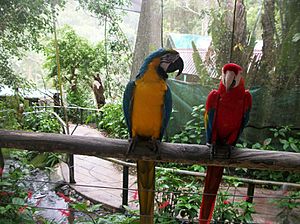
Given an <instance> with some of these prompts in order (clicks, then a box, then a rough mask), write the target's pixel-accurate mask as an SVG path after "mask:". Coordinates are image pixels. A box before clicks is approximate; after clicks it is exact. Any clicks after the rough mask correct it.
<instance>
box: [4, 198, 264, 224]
mask: <svg viewBox="0 0 300 224" xmlns="http://www.w3.org/2000/svg"><path fill="white" fill-rule="evenodd" d="M0 205H13V206H20V207H28V208H36V209H44V210H57V211H68V212H72V213H74V212H81V213H85V214H97V213H96V212H89V211H79V210H76V209H73V208H52V207H45V206H41V207H38V206H34V205H30V204H23V205H21V204H14V203H2V202H0ZM62 216H64V215H62ZM104 216H105V215H104ZM125 216H128V217H137V218H138V217H153V218H154V217H156V216H155V215H139V214H127V215H125ZM158 217H159V216H158ZM168 218H169V219H171V220H178V219H176V218H175V217H168ZM197 220H199V219H197ZM201 221H208V219H201ZM225 222H226V223H227V221H218V223H220V224H221V223H225ZM230 223H231V224H241V222H232V221H231V222H230ZM251 224H265V222H263V223H262V222H251Z"/></svg>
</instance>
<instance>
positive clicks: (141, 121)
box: [132, 77, 167, 139]
mask: <svg viewBox="0 0 300 224" xmlns="http://www.w3.org/2000/svg"><path fill="white" fill-rule="evenodd" d="M148 78H149V77H148ZM152 78H153V77H152ZM166 90H167V85H166V82H165V81H164V80H162V79H160V78H157V79H153V80H149V79H147V78H144V77H143V78H141V79H139V80H137V81H136V87H135V91H134V100H133V108H132V135H133V137H134V136H137V135H139V136H143V137H152V138H156V139H158V138H159V135H160V130H161V123H162V114H163V104H164V96H165V92H166Z"/></svg>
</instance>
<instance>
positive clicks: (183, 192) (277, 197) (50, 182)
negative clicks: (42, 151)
mask: <svg viewBox="0 0 300 224" xmlns="http://www.w3.org/2000/svg"><path fill="white" fill-rule="evenodd" d="M20 180H21V181H28V182H33V183H47V184H57V183H59V184H66V185H69V183H68V182H65V181H61V182H54V181H43V180H34V179H26V178H24V179H20ZM70 186H77V187H87V188H97V189H111V190H128V191H137V190H138V189H137V188H123V187H110V186H101V185H87V184H71V185H70ZM144 191H145V192H155V193H167V194H190V195H192V194H194V195H195V194H197V195H203V193H202V192H198V191H185V190H182V191H168V190H161V189H159V190H144ZM205 195H211V196H212V195H214V196H225V197H235V198H244V197H247V195H242V194H222V193H221V194H208V193H206V194H205ZM251 198H253V199H255V198H267V199H300V196H285V195H278V196H255V195H254V196H251Z"/></svg>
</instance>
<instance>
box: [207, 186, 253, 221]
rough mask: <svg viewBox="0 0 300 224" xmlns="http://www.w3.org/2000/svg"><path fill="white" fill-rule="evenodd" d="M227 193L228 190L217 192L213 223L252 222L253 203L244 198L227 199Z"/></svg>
mask: <svg viewBox="0 0 300 224" xmlns="http://www.w3.org/2000/svg"><path fill="white" fill-rule="evenodd" d="M228 195H229V192H228V191H220V192H219V195H218V197H217V203H216V209H215V210H214V215H213V217H214V222H213V223H226V222H228V223H231V222H234V223H252V222H253V219H252V214H253V213H254V212H255V210H254V205H253V204H252V203H249V202H247V201H246V200H245V199H242V200H239V201H229V196H228Z"/></svg>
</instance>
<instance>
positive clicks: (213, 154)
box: [209, 144, 234, 159]
mask: <svg viewBox="0 0 300 224" xmlns="http://www.w3.org/2000/svg"><path fill="white" fill-rule="evenodd" d="M209 147H210V159H229V158H230V156H231V151H232V149H233V148H234V147H233V146H232V145H228V144H225V145H219V144H212V145H210V146H209Z"/></svg>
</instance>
